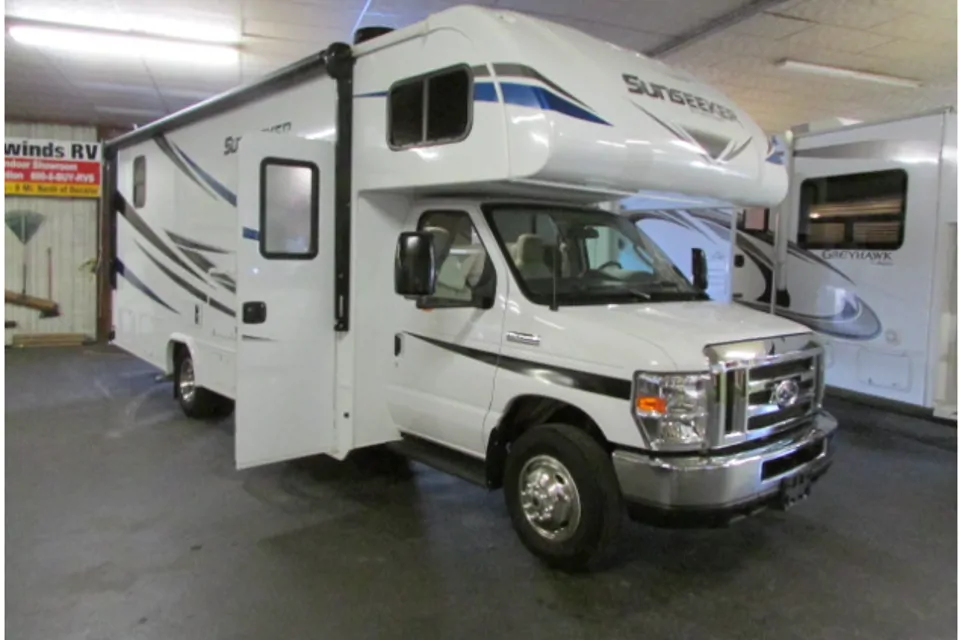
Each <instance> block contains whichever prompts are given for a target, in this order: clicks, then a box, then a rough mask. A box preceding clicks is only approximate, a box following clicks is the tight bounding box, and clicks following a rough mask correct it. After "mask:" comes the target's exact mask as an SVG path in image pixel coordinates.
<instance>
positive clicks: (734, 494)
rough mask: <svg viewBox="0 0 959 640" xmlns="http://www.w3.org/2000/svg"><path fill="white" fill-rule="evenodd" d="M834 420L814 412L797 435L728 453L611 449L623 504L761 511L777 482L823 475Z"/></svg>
mask: <svg viewBox="0 0 959 640" xmlns="http://www.w3.org/2000/svg"><path fill="white" fill-rule="evenodd" d="M836 426H837V423H836V420H835V418H833V417H832V416H831V415H829V414H828V413H826V412H824V411H823V412H820V413H818V414H816V415H815V416H814V417H813V418H812V420H811V421H810V422H809V423H808V424H806V425H805V426H804V427H803V428H802V429H800V430H799V431H796V432H793V433H791V434H790V435H789V436H788V437H785V438H783V439H782V440H777V441H775V442H772V443H769V444H767V445H764V446H760V447H758V448H752V449H749V450H746V451H741V452H738V453H730V454H725V455H723V454H718V455H688V456H686V455H684V456H667V457H656V456H655V455H647V454H643V453H638V452H634V451H623V450H619V451H615V452H614V453H613V466H614V468H615V470H616V475H617V477H618V478H619V485H620V488H621V490H622V492H623V497H624V498H625V499H626V501H627V503H630V504H631V505H632V506H637V507H647V508H652V509H654V510H659V511H722V510H730V511H736V510H737V508H739V507H743V508H744V509H743V510H749V509H748V507H760V506H762V504H763V503H765V502H769V501H771V500H773V499H775V498H776V496H777V495H778V494H779V491H780V486H781V485H782V481H783V480H785V479H787V478H790V477H793V476H797V475H798V474H800V473H805V474H808V475H809V476H812V477H813V478H816V477H818V476H819V475H821V474H822V473H824V472H825V471H826V468H827V467H828V466H829V463H830V462H831V461H832V454H833V444H832V435H833V432H834V431H835V430H836Z"/></svg>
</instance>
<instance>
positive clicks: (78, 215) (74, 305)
mask: <svg viewBox="0 0 959 640" xmlns="http://www.w3.org/2000/svg"><path fill="white" fill-rule="evenodd" d="M5 134H6V138H7V139H10V138H17V137H26V138H50V139H59V140H87V141H95V140H96V139H97V134H96V129H95V128H93V127H74V126H63V125H48V124H22V123H11V122H7V123H6V126H5ZM4 203H5V218H6V219H7V220H9V219H10V217H11V214H14V215H15V214H16V213H18V212H30V213H33V214H38V215H40V216H42V223H41V225H40V227H39V229H38V230H37V232H36V233H35V234H34V235H33V236H32V237H31V238H30V240H29V242H27V244H26V245H24V244H23V243H21V242H20V240H19V238H18V237H17V235H16V234H15V233H13V232H12V231H11V230H10V226H9V223H8V224H5V225H4V230H5V241H4V249H5V258H4V268H5V287H6V289H7V290H10V291H14V292H16V293H22V292H23V290H24V269H26V293H27V295H31V296H37V297H40V298H52V299H53V300H54V301H55V302H57V303H58V304H59V305H60V314H61V315H60V317H57V318H40V313H39V312H37V311H34V310H32V309H26V308H23V307H18V306H15V305H10V304H7V305H5V307H6V308H5V311H4V317H5V319H6V320H8V321H9V320H13V321H15V322H16V323H17V327H16V328H15V329H8V330H6V339H7V342H8V343H9V342H10V340H11V339H12V336H13V335H16V334H36V333H82V334H86V335H89V336H90V337H94V336H95V335H96V318H97V297H96V296H97V286H96V285H97V281H96V276H95V275H94V274H93V273H91V272H90V269H89V268H83V269H81V268H82V267H83V265H84V263H85V262H86V261H88V260H95V259H96V257H97V209H98V206H99V205H98V203H99V201H98V200H97V199H96V198H50V197H45V198H37V197H34V198H21V197H5V198H4Z"/></svg>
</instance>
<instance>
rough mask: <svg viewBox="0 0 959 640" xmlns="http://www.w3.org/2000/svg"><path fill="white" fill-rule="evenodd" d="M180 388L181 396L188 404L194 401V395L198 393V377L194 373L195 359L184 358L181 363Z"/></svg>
mask: <svg viewBox="0 0 959 640" xmlns="http://www.w3.org/2000/svg"><path fill="white" fill-rule="evenodd" d="M177 385H178V387H179V390H180V397H181V398H183V401H184V402H186V403H187V404H190V403H191V402H193V396H195V395H196V378H195V376H194V374H193V361H192V360H184V361H183V364H182V365H180V378H179V380H178V382H177Z"/></svg>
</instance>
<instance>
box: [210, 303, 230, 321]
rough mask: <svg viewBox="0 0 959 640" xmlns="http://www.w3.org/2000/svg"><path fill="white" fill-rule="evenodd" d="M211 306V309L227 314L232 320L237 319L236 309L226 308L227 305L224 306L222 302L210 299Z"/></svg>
mask: <svg viewBox="0 0 959 640" xmlns="http://www.w3.org/2000/svg"><path fill="white" fill-rule="evenodd" d="M209 304H210V306H211V307H213V308H214V309H216V310H217V311H220V312H222V313H225V314H226V315H228V316H230V317H231V318H235V317H236V310H235V309H231V308H230V307H228V306H226V305H225V304H223V303H222V302H220V301H219V300H214V299H213V298H210V299H209Z"/></svg>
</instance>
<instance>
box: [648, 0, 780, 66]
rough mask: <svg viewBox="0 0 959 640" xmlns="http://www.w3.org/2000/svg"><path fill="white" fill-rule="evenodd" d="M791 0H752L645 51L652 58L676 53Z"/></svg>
mask: <svg viewBox="0 0 959 640" xmlns="http://www.w3.org/2000/svg"><path fill="white" fill-rule="evenodd" d="M788 1H789V0H750V2H747V3H746V4H744V5H743V6H741V7H739V8H738V9H734V10H732V11H730V12H728V13H724V14H723V15H721V16H719V17H717V18H713V19H712V20H710V21H708V22H706V23H705V24H702V25H700V26H698V27H694V28H692V29H689V30H687V31H684V32H683V33H680V34H679V35H677V36H674V37H673V38H670V39H669V40H667V41H666V42H664V43H663V44H661V45H658V46H656V47H653V48H651V49H648V50H647V51H644V52H643V53H644V54H645V55H646V56H649V57H650V58H659V57H661V56H664V55H666V54H668V53H674V52H676V51H679V50H680V49H685V48H686V47H689V46H691V45H693V44H695V43H696V42H698V41H700V40H702V39H704V38H708V37H709V36H711V35H714V34H716V33H719V32H720V31H724V30H726V29H728V28H729V27H731V26H733V25H735V24H738V23H740V22H742V21H743V20H746V19H747V18H751V17H753V16H754V15H756V14H757V13H762V12H763V11H769V10H770V9H773V8H775V7H777V6H778V5H781V4H785V3H786V2H788Z"/></svg>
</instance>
